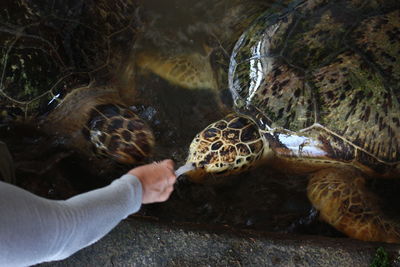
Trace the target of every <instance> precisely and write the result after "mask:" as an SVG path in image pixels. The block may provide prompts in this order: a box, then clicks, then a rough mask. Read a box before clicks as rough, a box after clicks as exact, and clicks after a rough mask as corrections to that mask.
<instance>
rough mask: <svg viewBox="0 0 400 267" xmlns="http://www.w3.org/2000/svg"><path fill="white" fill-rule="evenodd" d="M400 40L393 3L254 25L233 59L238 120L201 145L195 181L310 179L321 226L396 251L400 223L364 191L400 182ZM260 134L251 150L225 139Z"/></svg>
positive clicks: (357, 4) (197, 142)
mask: <svg viewBox="0 0 400 267" xmlns="http://www.w3.org/2000/svg"><path fill="white" fill-rule="evenodd" d="M381 2H382V3H381ZM399 33H400V10H399V6H398V4H397V3H396V2H393V1H372V0H371V1H356V0H354V1H351V0H342V1H322V0H309V1H302V2H300V3H299V4H297V5H294V6H293V7H292V8H291V9H288V10H286V11H284V12H283V13H281V14H275V15H268V14H267V15H263V16H261V17H260V18H258V19H257V20H256V22H255V23H254V24H253V25H252V26H251V27H250V28H249V29H248V30H247V31H246V32H245V33H244V34H243V35H242V37H241V38H240V39H239V40H238V42H237V44H236V47H235V49H234V51H233V53H232V56H231V65H230V69H229V71H230V73H229V82H230V90H231V92H232V94H233V97H234V101H235V106H236V108H237V111H238V114H236V115H230V116H228V117H227V118H225V119H223V120H221V121H218V122H216V123H213V124H211V125H210V126H208V127H206V129H205V130H203V131H202V132H201V133H199V134H198V135H197V136H196V137H195V139H194V140H193V142H192V144H191V146H190V152H189V156H188V163H193V164H194V165H195V166H196V167H197V169H196V170H194V171H192V172H191V173H189V176H190V177H192V179H193V180H194V181H200V182H202V181H204V180H205V178H206V177H207V176H205V174H206V173H212V174H214V175H213V177H214V180H218V174H219V175H228V174H231V173H236V172H239V171H241V170H245V169H248V168H249V167H251V166H255V165H256V164H259V163H262V162H267V163H269V164H271V166H273V167H276V168H278V169H281V170H283V171H286V172H291V173H296V174H309V175H310V181H309V186H308V196H309V199H310V201H311V202H312V204H313V205H314V206H315V207H316V208H317V209H318V210H319V211H320V213H321V217H322V218H323V219H324V220H325V221H327V222H328V223H330V224H332V225H333V226H334V227H336V228H337V229H338V230H340V231H342V232H344V233H346V234H347V235H349V236H351V237H354V238H358V239H363V240H370V241H384V242H397V243H400V222H398V221H393V220H392V219H390V218H388V217H387V216H386V215H385V214H383V212H382V211H381V210H380V208H379V205H378V204H377V197H376V196H374V195H373V194H372V193H370V192H368V190H367V189H366V188H365V186H364V178H370V177H373V178H382V177H384V178H400V121H399V117H400V89H399V88H400V79H399V77H400V68H399V65H400V64H399V51H400V45H399V38H400V37H399V36H400V34H399ZM231 121H242V122H246V123H243V124H242V126H241V127H239V128H238V129H235V128H234V127H230V126H228V122H231ZM216 125H224V126H223V127H220V128H218V129H217V127H216ZM257 127H258V131H259V132H258V133H257V131H256V130H252V131H251V133H252V135H253V138H251V139H250V140H248V141H244V140H243V139H241V138H235V139H234V140H235V141H233V142H232V140H231V139H230V138H227V137H229V136H235V137H236V136H238V134H237V133H240V132H241V131H242V132H243V131H244V129H256V128H257ZM216 143H218V144H220V145H219V149H213V146H215V144H216ZM258 143H260V144H262V146H261V148H258V145H257V149H255V150H252V149H249V147H250V144H258ZM239 146H240V147H243V146H247V150H248V153H247V154H245V153H244V154H243V153H240V152H239V149H238V147H239ZM227 147H229V150H227V149H226V148H227ZM254 151H256V153H254ZM228 153H229V154H228Z"/></svg>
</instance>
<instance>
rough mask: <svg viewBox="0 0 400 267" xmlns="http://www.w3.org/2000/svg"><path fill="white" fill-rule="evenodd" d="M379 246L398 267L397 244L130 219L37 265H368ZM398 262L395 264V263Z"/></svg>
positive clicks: (398, 250)
mask: <svg viewBox="0 0 400 267" xmlns="http://www.w3.org/2000/svg"><path fill="white" fill-rule="evenodd" d="M378 247H383V248H384V249H385V250H386V251H387V252H388V253H389V256H390V258H391V260H392V262H393V260H394V262H393V266H400V262H399V259H400V257H399V255H400V254H399V253H400V245H390V244H382V243H374V242H361V241H357V240H352V239H348V238H326V237H316V236H298V235H291V234H277V233H260V232H254V231H247V230H245V231H243V230H235V229H232V228H230V227H227V226H220V227H213V226H204V225H194V224H172V225H171V224H168V225H167V224H163V223H159V222H157V221H154V220H149V219H143V218H135V217H133V218H128V219H127V220H125V221H123V222H121V223H120V224H119V225H118V226H117V227H116V228H115V229H114V230H113V231H111V232H110V233H109V234H108V235H107V236H105V237H104V238H103V239H101V240H100V241H98V242H97V243H95V244H94V245H92V246H90V247H88V248H86V249H83V250H81V251H79V252H78V253H76V254H75V255H73V256H72V257H70V258H68V259H66V260H63V261H59V262H52V263H46V264H42V265H39V266H352V267H354V266H369V265H370V263H371V262H372V260H373V257H374V255H375V252H376V249H377V248H378ZM395 259H397V260H395Z"/></svg>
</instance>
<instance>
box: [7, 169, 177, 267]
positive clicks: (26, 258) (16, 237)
mask: <svg viewBox="0 0 400 267" xmlns="http://www.w3.org/2000/svg"><path fill="white" fill-rule="evenodd" d="M164 165H168V166H169V165H170V164H160V166H158V167H153V166H152V165H147V166H148V167H139V168H144V170H142V171H140V170H139V173H140V175H141V177H140V179H141V180H143V181H146V180H147V179H149V178H148V177H149V176H148V174H150V176H151V177H152V178H154V176H156V178H155V180H156V182H157V183H158V182H160V183H161V182H163V181H165V180H166V179H167V178H168V179H170V180H171V181H173V182H174V181H175V180H174V174H173V173H171V172H170V171H169V170H170V168H169V167H168V168H167V167H166V166H164ZM172 166H173V165H172ZM172 169H173V167H172ZM147 170H150V171H147ZM171 177H172V178H171ZM140 179H139V178H138V177H136V176H134V175H132V174H131V173H128V174H126V175H124V176H123V177H121V178H119V179H117V180H115V181H114V182H112V183H111V184H110V185H109V186H106V187H103V188H100V189H97V190H93V191H90V192H87V193H84V194H80V195H77V196H75V197H72V198H70V199H68V200H64V201H56V200H48V199H45V198H41V197H38V196H36V195H33V194H31V193H29V192H27V191H25V190H23V189H20V188H18V187H15V186H12V185H10V184H7V183H3V182H0V214H1V216H0V237H1V239H0V266H26V265H32V264H36V263H40V262H44V261H53V260H60V259H64V258H66V257H68V256H70V255H72V254H73V253H75V252H76V251H78V250H79V249H81V248H83V247H86V246H88V245H90V244H92V243H94V242H96V241H97V240H99V239H100V238H101V237H103V236H104V235H105V234H107V233H108V232H109V231H110V230H111V229H112V228H114V227H115V226H116V225H117V224H118V223H119V222H120V221H121V220H122V219H124V218H126V217H127V216H128V215H129V214H132V213H134V212H136V211H138V210H139V208H140V206H141V203H142V202H143V200H144V199H145V198H146V195H148V193H146V195H145V194H144V191H145V188H146V191H149V190H148V189H147V187H149V186H148V185H147V184H146V182H144V185H143V186H142V183H141V182H140ZM172 185H173V183H172V184H171V185H170V186H168V187H167V186H164V187H163V186H158V187H157V190H158V191H159V194H157V196H156V197H153V200H154V201H162V200H163V199H164V200H165V199H166V198H168V197H169V195H170V192H172V189H171V187H172ZM160 195H161V199H160V198H159V196H160Z"/></svg>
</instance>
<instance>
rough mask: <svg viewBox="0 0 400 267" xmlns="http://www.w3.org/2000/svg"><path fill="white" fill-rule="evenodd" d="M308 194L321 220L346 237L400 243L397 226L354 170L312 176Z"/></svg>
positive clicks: (337, 170) (328, 171)
mask: <svg viewBox="0 0 400 267" xmlns="http://www.w3.org/2000/svg"><path fill="white" fill-rule="evenodd" d="M307 193H308V198H309V199H310V201H311V203H312V204H313V205H314V207H315V208H316V209H318V210H319V211H320V215H321V218H322V219H323V220H324V221H326V222H328V223H329V224H331V225H332V226H334V227H335V228H336V229H338V230H339V231H341V232H343V233H345V234H347V235H348V236H350V237H352V238H356V239H361V240H365V241H381V242H388V243H400V223H399V222H397V221H394V220H392V219H389V218H387V217H386V216H385V215H384V214H383V211H382V210H381V209H380V207H379V203H378V202H379V201H378V198H377V197H376V196H375V195H374V194H373V193H372V192H370V191H369V190H368V189H367V188H366V186H365V179H364V177H362V176H361V175H360V173H359V172H357V171H356V170H352V169H347V168H345V169H340V168H330V169H324V170H321V171H319V172H317V173H314V174H312V175H311V177H310V181H309V184H308V188H307Z"/></svg>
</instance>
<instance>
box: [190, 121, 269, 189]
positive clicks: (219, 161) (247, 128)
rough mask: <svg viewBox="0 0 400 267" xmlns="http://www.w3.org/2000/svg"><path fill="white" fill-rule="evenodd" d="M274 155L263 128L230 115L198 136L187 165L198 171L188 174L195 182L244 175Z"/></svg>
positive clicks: (193, 143) (193, 142) (194, 141)
mask: <svg viewBox="0 0 400 267" xmlns="http://www.w3.org/2000/svg"><path fill="white" fill-rule="evenodd" d="M268 152H270V148H269V146H268V144H267V142H266V141H265V138H264V136H263V134H262V132H261V131H260V130H259V127H258V126H257V125H256V123H254V122H253V121H252V120H251V119H250V118H247V117H244V116H239V115H236V114H230V115H228V116H227V117H225V118H224V119H222V120H219V121H217V122H215V123H212V124H210V125H209V126H207V127H206V128H205V129H204V130H203V131H201V132H200V133H199V134H197V135H196V137H195V138H194V139H193V141H192V143H191V145H190V148H189V156H188V158H187V163H192V164H193V165H194V166H195V169H194V170H192V171H190V172H188V173H187V175H188V176H189V179H190V180H192V181H194V182H205V178H206V177H207V176H208V174H211V176H212V177H214V178H216V179H218V177H220V176H226V175H231V174H235V173H240V172H243V171H245V170H247V169H249V168H250V167H252V166H254V165H256V164H257V163H259V162H260V161H261V160H262V159H263V158H264V157H265V156H266V155H268Z"/></svg>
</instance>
